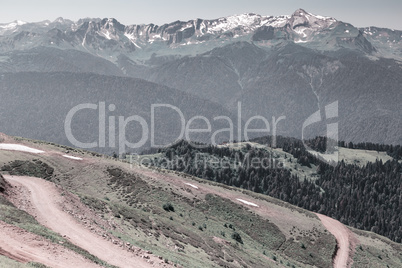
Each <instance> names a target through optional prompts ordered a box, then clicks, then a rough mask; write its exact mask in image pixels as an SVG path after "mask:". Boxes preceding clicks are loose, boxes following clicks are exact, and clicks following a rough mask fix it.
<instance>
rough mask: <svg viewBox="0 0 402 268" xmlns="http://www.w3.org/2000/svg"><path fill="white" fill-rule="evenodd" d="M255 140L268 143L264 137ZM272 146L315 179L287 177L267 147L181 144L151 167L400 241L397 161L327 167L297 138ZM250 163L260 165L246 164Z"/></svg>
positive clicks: (281, 139) (401, 220)
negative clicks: (310, 170) (256, 195)
mask: <svg viewBox="0 0 402 268" xmlns="http://www.w3.org/2000/svg"><path fill="white" fill-rule="evenodd" d="M258 140H259V141H260V142H261V143H268V144H270V143H271V139H270V137H267V138H261V139H258ZM277 146H278V147H279V148H281V149H282V150H283V151H284V152H287V153H289V154H291V155H292V156H293V157H295V158H296V159H297V161H298V163H299V164H301V165H303V166H309V167H311V166H312V165H313V166H314V167H316V174H315V175H316V178H315V179H314V180H313V179H310V178H309V177H308V176H303V177H302V176H298V175H295V174H292V172H291V171H290V169H289V168H287V167H286V165H285V166H284V163H281V162H280V161H278V156H277V155H276V154H275V152H273V151H272V150H270V149H269V147H267V148H260V147H258V148H257V147H253V146H250V145H248V146H246V147H242V148H241V149H238V148H228V147H222V146H220V147H218V146H206V147H205V148H201V149H195V148H194V147H192V146H191V145H190V144H189V143H188V142H186V141H182V142H180V143H178V144H176V145H175V146H172V147H169V148H167V149H163V150H162V151H161V153H162V157H159V158H158V159H157V160H155V161H152V163H153V164H154V165H155V166H159V167H164V168H168V169H173V170H178V171H181V172H185V173H188V174H191V175H194V176H197V177H200V178H205V179H208V180H212V181H216V182H220V183H224V184H226V185H230V186H236V187H240V188H243V189H248V190H252V191H255V192H258V193H263V194H266V195H269V196H272V197H275V198H279V199H281V200H283V201H286V202H289V203H291V204H294V205H297V206H299V207H302V208H305V209H308V210H311V211H314V212H319V213H322V214H325V215H328V216H330V217H333V218H336V219H338V220H340V221H341V222H342V223H344V224H347V225H350V226H352V227H356V228H359V229H362V230H369V231H373V232H376V233H378V234H380V235H384V236H386V237H389V238H390V239H392V240H394V241H396V242H401V238H402V228H401V226H402V217H401V211H402V202H401V200H400V192H401V191H402V177H401V171H402V164H401V163H400V162H398V161H397V160H393V161H387V162H386V163H383V162H382V160H379V161H376V162H374V163H368V164H367V165H365V166H358V165H350V164H345V162H343V161H341V162H340V163H339V164H338V165H337V166H335V167H333V166H331V165H328V164H327V163H324V162H322V161H320V160H319V159H317V158H316V157H314V156H313V155H311V154H310V153H308V152H307V151H306V150H305V149H304V147H303V145H302V143H301V141H300V140H297V139H293V138H284V137H277ZM252 159H263V161H261V162H260V163H259V164H257V165H255V164H254V165H249V164H247V163H250V161H252ZM222 163H223V164H222Z"/></svg>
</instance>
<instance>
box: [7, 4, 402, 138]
mask: <svg viewBox="0 0 402 268" xmlns="http://www.w3.org/2000/svg"><path fill="white" fill-rule="evenodd" d="M401 38H402V31H399V30H391V29H383V28H377V27H366V28H356V27H354V26H353V25H351V24H349V23H345V22H342V21H339V20H337V19H335V18H331V17H323V16H319V15H314V14H311V13H309V12H307V11H305V10H303V9H298V10H296V11H295V12H294V13H293V14H292V15H290V16H261V15H257V14H251V13H249V14H242V15H235V16H229V17H225V18H219V19H215V20H203V19H196V20H190V21H186V22H184V21H176V22H172V23H169V24H164V25H160V26H159V25H154V24H149V25H123V24H121V23H119V22H118V21H117V20H116V19H89V18H87V19H81V20H79V21H76V22H74V21H70V20H66V19H62V18H59V19H56V20H55V21H53V22H51V21H42V22H37V23H25V22H22V21H15V22H12V23H7V24H0V73H2V75H1V79H0V92H1V94H2V96H3V97H2V99H1V104H2V113H1V118H0V122H1V126H2V131H4V132H6V133H9V134H11V135H24V136H26V137H31V138H36V139H45V140H49V141H53V142H58V143H63V144H69V142H68V141H66V139H65V138H64V137H61V136H60V133H59V132H56V131H54V132H52V129H59V130H60V129H62V128H63V123H62V121H63V120H62V118H63V117H65V116H66V113H67V111H68V109H67V108H70V109H71V108H72V107H73V105H72V102H73V103H77V100H82V98H84V97H83V96H84V95H85V94H87V93H85V92H84V91H85V90H86V89H87V88H91V87H94V86H95V87H96V90H97V91H96V94H92V95H91V96H86V97H85V99H86V100H87V101H88V102H91V103H98V102H99V101H105V102H106V103H108V104H109V103H112V102H117V103H114V104H117V105H126V106H127V105H129V106H132V107H141V109H138V110H141V111H142V112H143V111H144V110H143V108H144V102H143V101H141V103H140V100H139V99H137V98H135V97H132V98H130V97H129V98H127V95H124V94H122V93H121V91H120V90H119V88H117V87H114V86H111V85H110V84H109V83H108V82H99V83H96V84H93V81H94V80H98V81H103V80H107V81H110V80H112V81H127V82H124V83H126V84H127V89H126V90H128V91H130V90H131V89H130V85H132V87H133V88H135V89H133V90H134V92H135V94H142V93H141V92H140V91H141V89H140V88H139V86H143V85H144V83H145V81H144V80H147V84H146V85H148V86H150V87H155V88H163V89H165V88H169V90H165V91H164V90H162V91H161V92H160V93H158V94H157V96H159V97H160V98H159V99H157V98H155V97H152V96H151V97H150V98H149V99H147V101H149V104H152V103H156V102H157V101H158V102H157V103H160V102H161V101H162V102H164V103H168V104H172V105H173V102H172V101H169V98H172V99H175V100H176V99H179V101H178V102H183V101H182V100H180V98H182V96H188V97H183V98H187V99H192V100H194V101H195V102H198V103H203V105H195V106H194V105H192V104H190V103H191V102H185V103H184V102H183V105H184V106H183V107H185V106H187V107H197V110H195V109H193V112H195V113H196V114H197V115H200V116H206V117H207V118H208V119H210V120H212V117H211V114H213V115H217V114H220V115H222V116H223V115H229V116H230V118H233V121H236V120H235V118H234V117H233V115H235V114H237V112H238V105H239V102H241V107H242V121H241V125H243V126H244V124H245V123H246V122H247V120H248V119H249V118H251V117H253V116H263V117H265V118H267V119H269V121H271V118H272V117H275V118H276V119H277V118H279V117H280V116H286V119H284V120H282V121H281V122H280V123H279V124H278V129H277V134H280V135H284V136H294V137H301V136H302V128H303V123H304V122H305V121H306V119H307V118H308V117H309V116H310V115H312V114H313V113H315V112H316V111H317V110H321V113H322V114H323V113H324V109H325V107H326V106H327V105H329V104H331V103H334V102H337V103H338V114H337V115H338V118H337V120H336V121H337V122H338V125H339V138H340V139H342V140H345V141H353V142H363V141H370V142H376V143H388V144H401V143H402V140H401V136H400V131H401V129H402V119H401V118H402V110H401V108H400V103H401V101H402V97H401V96H402V94H400V93H401V85H402V78H401V77H402V70H401V61H402V43H401ZM51 73H58V75H60V77H59V78H57V79H58V80H57V79H56V80H54V79H53V80H52V79H48V77H49V76H52V77H53V78H54V77H57V75H56V76H54V75H53V74H51ZM74 73H79V74H80V77H79V83H76V81H75V77H76V75H74ZM30 76H31V77H32V79H34V80H35V81H36V82H35V83H29V79H30V78H29V77H30ZM56 81H57V82H56ZM55 83H56V84H57V86H61V87H65V90H64V91H61V92H60V91H58V90H55V91H54V93H51V91H49V88H52V87H56V84H55ZM114 85H118V84H114ZM151 85H152V86H151ZM70 87H73V88H74V89H75V91H74V92H75V93H74V94H72V95H71V96H70V97H69V98H68V99H66V97H65V96H66V95H65V94H68V93H67V92H71V89H70ZM146 88H147V87H145V88H144V89H143V90H142V92H143V93H144V94H147V93H146V91H147V89H146ZM16 90H18V99H20V100H24V101H23V102H26V103H24V104H23V103H22V102H15V100H13V99H12V98H13V97H15V96H11V95H12V93H11V92H17V91H16ZM172 92H175V93H172ZM10 93H11V94H10ZM33 93H34V94H35V95H36V96H38V98H39V100H37V99H31V96H32V94H33ZM98 93H99V94H98ZM63 94H64V95H63ZM109 94H110V96H111V95H113V96H114V97H113V98H111V99H110V98H108V97H107V96H109ZM168 94H169V96H168ZM182 94H183V95H182ZM51 95H54V97H55V98H56V99H57V103H52V102H49V103H48V104H47V106H46V107H47V108H46V109H39V108H38V109H35V110H34V108H33V106H34V105H30V104H29V103H30V100H31V101H35V102H37V103H38V101H40V98H44V99H46V98H50V96H51ZM73 96H77V97H76V99H75V100H74V101H72V100H73V99H74V97H73ZM42 100H43V99H42ZM43 101H44V102H46V101H45V100H43ZM120 101H122V102H123V103H124V104H120ZM145 103H147V102H145ZM175 104H177V105H179V104H178V103H175ZM61 106H65V109H62V110H61V109H60V107H61ZM39 107H42V106H41V105H39ZM176 107H178V108H179V109H182V106H180V105H179V106H176ZM122 110H124V109H122ZM147 110H150V109H149V108H148V109H147ZM183 110H184V113H185V114H186V113H187V110H186V109H185V108H183ZM11 111H12V112H11ZM222 111H225V112H222ZM25 113H26V114H30V116H31V119H30V121H31V122H35V121H41V120H44V121H48V122H49V126H48V127H47V129H48V131H46V132H42V131H41V129H43V126H39V125H35V124H24V123H23V122H18V120H17V119H13V120H11V121H12V124H10V119H11V118H13V117H15V118H21V115H22V114H25ZM195 113H194V114H195ZM122 115H124V116H126V117H128V116H130V115H132V113H127V112H126V110H124V113H123V114H122ZM185 116H186V118H189V117H191V116H190V115H189V114H186V115H185ZM56 117H57V119H56ZM148 117H149V114H148ZM21 121H23V120H21ZM236 122H237V121H236ZM254 123H255V124H254V127H260V128H261V127H263V126H264V122H262V121H261V120H260V121H258V120H255V121H254ZM326 123H327V122H324V120H323V121H322V122H320V123H316V124H315V125H314V126H313V127H310V128H309V130H308V131H307V132H308V133H307V135H310V136H316V135H322V134H323V133H324V132H325V131H326ZM28 125H29V127H27V126H28ZM78 128H82V124H81V125H80V124H79V125H78ZM88 131H89V130H88ZM161 131H162V132H163V133H170V132H169V131H168V129H162V130H161ZM265 134H266V133H265ZM271 134H272V133H271ZM88 136H89V137H92V136H93V135H92V134H91V133H85V134H84V133H82V137H88ZM165 136H166V139H165V140H166V141H167V140H174V139H175V137H177V135H173V134H171V135H170V134H166V135H165ZM226 138H229V137H226ZM242 138H244V137H237V136H235V137H234V139H238V140H241V139H242ZM206 139H208V138H205V137H204V138H200V139H199V140H201V141H206ZM69 145H71V144H69Z"/></svg>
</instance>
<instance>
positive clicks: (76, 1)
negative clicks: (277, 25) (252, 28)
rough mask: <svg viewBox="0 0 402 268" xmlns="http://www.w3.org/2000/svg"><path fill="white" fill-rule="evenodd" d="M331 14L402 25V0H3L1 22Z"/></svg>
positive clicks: (131, 21) (157, 21)
mask: <svg viewBox="0 0 402 268" xmlns="http://www.w3.org/2000/svg"><path fill="white" fill-rule="evenodd" d="M298 8H303V9H305V10H306V11H308V12H311V13H314V14H319V15H323V16H331V17H334V18H336V19H338V20H342V21H345V22H349V23H352V24H353V25H355V26H358V27H362V26H379V27H387V28H393V29H399V30H402V18H401V14H402V0H364V1H361V0H358V1H355V0H331V1H326V0H248V1H246V0H201V1H184V0H157V1H146V0H145V1H128V0H68V1H67V0H57V1H55V0H0V22H10V21H14V20H17V19H18V20H23V21H28V22H34V21H41V20H46V19H48V20H54V19H56V18H57V17H63V18H68V19H72V20H78V19H80V18H86V17H91V18H112V17H113V18H116V19H117V20H118V21H120V22H121V23H123V24H142V23H146V24H147V23H151V22H152V23H155V24H159V25H160V24H163V23H168V22H173V21H175V20H189V19H195V18H203V19H213V18H219V17H223V16H227V15H234V14H241V13H248V12H253V13H257V14H261V15H290V14H292V13H293V12H294V11H295V10H296V9H298Z"/></svg>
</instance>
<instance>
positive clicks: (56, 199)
mask: <svg viewBox="0 0 402 268" xmlns="http://www.w3.org/2000/svg"><path fill="white" fill-rule="evenodd" d="M4 178H5V179H6V180H8V181H9V182H10V183H11V184H12V185H13V186H23V187H26V188H27V189H28V190H29V192H30V196H28V197H27V198H28V199H29V202H30V204H31V205H32V208H33V211H30V213H31V214H33V215H34V216H35V217H36V219H37V220H38V222H39V223H41V224H42V225H44V226H46V227H48V228H49V229H51V230H53V231H55V232H57V233H60V234H61V235H64V236H66V238H67V239H68V240H69V241H70V242H71V243H73V244H75V245H77V246H79V247H81V248H83V249H85V250H87V251H88V252H89V253H91V254H92V255H95V256H97V257H98V258H100V259H102V260H104V261H106V262H108V263H109V264H112V265H115V266H118V267H138V268H143V267H158V266H159V265H158V264H159V263H154V264H151V263H148V261H149V260H148V261H147V260H146V259H144V258H142V257H141V256H137V255H136V254H134V253H132V252H129V251H127V250H125V249H122V248H120V247H119V246H117V245H114V244H113V243H111V242H109V241H106V240H104V239H103V238H101V237H100V236H98V235H96V234H94V233H92V232H90V231H89V230H88V229H86V228H85V227H84V226H82V225H81V224H79V223H78V222H77V221H76V220H75V219H74V218H73V217H72V216H71V215H69V214H68V213H66V212H64V211H63V210H62V209H61V207H60V205H59V204H60V203H61V202H63V198H62V196H61V195H60V193H59V192H58V190H57V188H56V187H55V185H54V184H52V183H51V182H48V181H45V180H43V179H40V178H34V177H24V176H9V175H4ZM160 266H162V265H160ZM70 267H86V266H70Z"/></svg>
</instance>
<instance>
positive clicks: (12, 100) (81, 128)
mask: <svg viewBox="0 0 402 268" xmlns="http://www.w3.org/2000/svg"><path fill="white" fill-rule="evenodd" d="M0 95H1V99H0V115H1V117H0V126H1V129H2V131H4V132H7V133H10V134H14V135H19V136H27V137H31V138H38V139H39V138H40V139H44V140H48V141H53V142H57V143H61V144H65V145H71V143H70V142H69V140H68V139H67V136H66V133H65V125H64V124H65V120H66V117H67V114H68V112H69V111H70V110H71V109H72V108H73V107H75V106H76V105H79V104H86V103H89V104H93V105H98V107H95V108H93V109H92V108H91V109H83V110H81V111H79V112H77V114H76V115H74V117H73V119H72V124H71V126H72V131H73V135H74V136H75V138H76V139H77V140H78V141H80V142H85V143H89V142H94V141H96V142H97V141H98V140H99V137H100V135H99V129H100V128H99V124H100V123H99V122H101V123H102V122H103V124H105V132H104V135H105V146H106V147H105V148H102V146H101V145H100V144H98V146H96V148H94V149H93V150H97V151H102V152H107V153H111V152H113V151H115V152H119V139H120V136H119V135H120V134H121V135H124V133H120V132H119V125H122V123H120V118H119V117H120V116H122V117H123V118H122V119H123V120H126V119H127V118H128V117H130V116H140V117H142V118H143V119H144V120H145V122H146V126H147V129H145V128H144V131H145V130H147V131H148V132H147V133H144V134H143V128H142V127H141V125H140V124H139V123H138V122H131V123H129V124H128V125H127V128H126V133H125V134H126V137H127V140H128V141H131V142H132V143H136V142H140V141H141V138H144V139H145V141H146V143H145V145H144V146H141V148H138V150H139V151H142V150H144V147H145V148H147V147H149V146H150V144H149V143H150V142H151V134H152V132H151V131H152V129H151V127H152V125H151V123H152V121H151V108H152V106H151V105H153V104H164V105H172V106H174V107H177V108H176V109H179V112H182V114H183V119H184V120H185V122H184V123H187V122H188V121H189V119H190V118H192V117H194V116H205V117H206V118H207V119H208V120H210V122H211V131H215V130H216V129H222V128H226V127H227V122H225V121H223V120H221V121H219V120H216V121H214V120H213V118H214V117H215V116H230V117H233V116H232V115H231V114H230V112H228V111H227V110H226V109H224V108H222V106H220V105H218V104H216V103H213V102H210V101H207V100H204V99H200V98H197V97H194V96H192V95H189V94H187V93H183V92H181V91H178V90H176V89H172V88H168V87H165V86H160V85H157V84H154V83H151V82H148V81H145V80H141V79H134V78H123V77H116V76H102V75H96V74H88V73H66V72H59V73H34V72H31V73H16V74H3V75H0ZM100 102H104V103H105V109H104V112H105V116H106V117H105V118H104V120H105V121H103V120H100V119H99V118H100V117H99V110H100V109H101V107H100ZM109 105H112V106H113V105H114V107H112V108H111V109H110V106H109ZM113 108H114V109H113ZM110 116H114V122H115V123H114V125H115V132H114V138H113V139H112V140H113V141H112V142H114V144H111V143H109V130H110V129H111V128H110V124H109V118H110ZM154 120H155V121H154V126H155V127H154V129H153V130H154V134H155V136H154V138H155V144H158V145H159V144H167V143H168V142H174V141H175V140H176V139H177V138H180V133H181V130H182V128H184V127H185V125H183V124H182V121H181V117H180V114H179V113H178V111H175V110H174V109H173V108H169V107H167V108H160V107H159V108H155V116H154ZM233 121H234V122H235V124H236V122H237V121H236V119H235V118H233ZM122 126H123V125H122ZM190 128H192V129H194V128H206V126H205V123H203V121H197V120H195V121H194V122H193V123H192V125H191V127H190ZM204 134H205V135H204ZM197 135H198V136H197ZM111 137H113V136H111ZM122 137H124V136H122ZM190 137H192V138H193V139H194V140H204V141H209V140H210V139H209V138H210V134H208V133H201V134H197V133H195V134H191V136H190ZM216 138H217V141H218V142H219V140H227V139H228V138H229V137H228V136H227V133H226V134H225V133H221V134H220V135H217V136H216ZM124 139H125V138H124ZM127 150H130V148H128V147H127ZM131 151H132V150H131ZM120 153H123V152H121V151H120Z"/></svg>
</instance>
